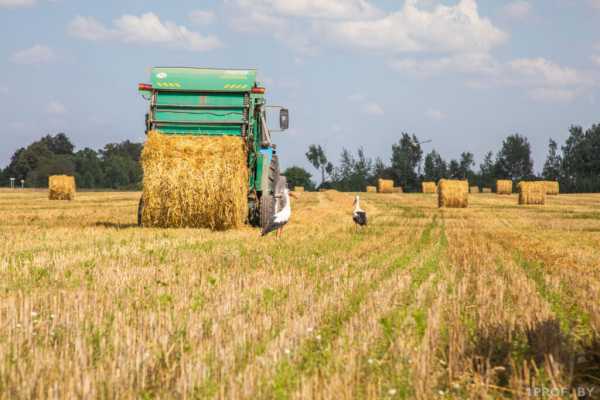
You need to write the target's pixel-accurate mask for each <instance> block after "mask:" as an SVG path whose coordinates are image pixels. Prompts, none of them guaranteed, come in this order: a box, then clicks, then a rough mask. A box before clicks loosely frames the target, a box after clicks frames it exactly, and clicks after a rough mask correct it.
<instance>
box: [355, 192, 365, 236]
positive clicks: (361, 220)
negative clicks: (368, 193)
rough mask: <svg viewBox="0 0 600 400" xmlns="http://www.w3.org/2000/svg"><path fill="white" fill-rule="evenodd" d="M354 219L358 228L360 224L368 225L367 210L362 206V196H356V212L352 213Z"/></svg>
mask: <svg viewBox="0 0 600 400" xmlns="http://www.w3.org/2000/svg"><path fill="white" fill-rule="evenodd" d="M352 220H353V221H354V223H355V224H356V229H358V227H359V226H366V225H367V213H366V211H365V210H363V209H361V208H360V197H358V196H356V197H355V198H354V212H353V213H352Z"/></svg>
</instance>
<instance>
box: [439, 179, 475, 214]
mask: <svg viewBox="0 0 600 400" xmlns="http://www.w3.org/2000/svg"><path fill="white" fill-rule="evenodd" d="M468 206H469V182H467V181H459V180H450V179H441V180H440V182H439V185H438V207H446V208H466V207H468Z"/></svg>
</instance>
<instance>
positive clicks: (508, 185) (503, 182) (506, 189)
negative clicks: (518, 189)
mask: <svg viewBox="0 0 600 400" xmlns="http://www.w3.org/2000/svg"><path fill="white" fill-rule="evenodd" d="M512 192H513V183H512V181H511V180H510V179H498V180H497V181H496V194H512Z"/></svg>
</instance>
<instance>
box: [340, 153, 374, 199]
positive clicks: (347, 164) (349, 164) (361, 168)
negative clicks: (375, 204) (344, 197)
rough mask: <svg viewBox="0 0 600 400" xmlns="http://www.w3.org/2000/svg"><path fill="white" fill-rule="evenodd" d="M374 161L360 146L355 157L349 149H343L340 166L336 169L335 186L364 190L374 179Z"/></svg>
mask: <svg viewBox="0 0 600 400" xmlns="http://www.w3.org/2000/svg"><path fill="white" fill-rule="evenodd" d="M372 172H373V161H372V160H371V159H369V158H367V156H366V155H365V152H364V149H363V148H359V149H358V151H357V156H356V157H354V156H353V155H352V153H350V151H348V150H347V149H343V150H342V154H341V155H340V166H339V167H338V168H337V169H336V170H335V172H334V176H333V186H334V187H335V188H336V189H337V190H340V191H353V192H357V191H362V190H365V188H366V186H367V185H368V184H369V182H370V180H371V179H372V176H371V173H372Z"/></svg>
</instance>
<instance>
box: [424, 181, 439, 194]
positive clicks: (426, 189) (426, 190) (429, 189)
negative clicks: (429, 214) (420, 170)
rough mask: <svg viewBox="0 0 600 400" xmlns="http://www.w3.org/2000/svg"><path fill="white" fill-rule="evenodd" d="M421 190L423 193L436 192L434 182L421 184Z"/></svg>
mask: <svg viewBox="0 0 600 400" xmlns="http://www.w3.org/2000/svg"><path fill="white" fill-rule="evenodd" d="M421 188H422V191H423V193H429V194H433V193H436V192H437V185H436V184H435V182H423V183H422V184H421Z"/></svg>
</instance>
